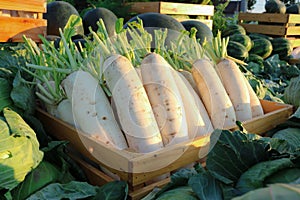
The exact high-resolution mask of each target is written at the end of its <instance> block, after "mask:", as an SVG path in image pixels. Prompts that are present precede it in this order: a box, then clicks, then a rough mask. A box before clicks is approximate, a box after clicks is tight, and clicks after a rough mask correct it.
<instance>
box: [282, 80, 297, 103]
mask: <svg viewBox="0 0 300 200" xmlns="http://www.w3.org/2000/svg"><path fill="white" fill-rule="evenodd" d="M283 100H284V102H285V103H288V104H292V105H294V106H296V107H299V106H300V76H297V77H293V78H291V81H290V83H289V85H288V86H287V87H286V88H285V90H284V93H283Z"/></svg>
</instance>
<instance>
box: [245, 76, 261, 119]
mask: <svg viewBox="0 0 300 200" xmlns="http://www.w3.org/2000/svg"><path fill="white" fill-rule="evenodd" d="M244 78H245V82H246V86H247V89H248V92H249V95H250V106H251V112H252V118H254V117H259V116H262V115H264V110H263V108H262V105H261V103H260V100H259V98H258V96H257V95H256V93H255V91H254V90H253V88H252V86H251V85H250V83H249V81H248V80H247V79H246V77H244Z"/></svg>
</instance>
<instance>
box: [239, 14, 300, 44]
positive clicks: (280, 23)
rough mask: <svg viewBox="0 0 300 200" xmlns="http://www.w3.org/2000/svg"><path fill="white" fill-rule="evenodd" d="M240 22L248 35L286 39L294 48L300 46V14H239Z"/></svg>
mask: <svg viewBox="0 0 300 200" xmlns="http://www.w3.org/2000/svg"><path fill="white" fill-rule="evenodd" d="M238 20H239V24H240V25H242V26H243V27H244V28H245V29H246V31H247V32H248V33H261V34H265V35H270V36H272V37H284V38H288V39H289V40H290V41H291V42H292V44H293V47H298V46H300V26H298V25H300V14H279V13H239V16H238ZM250 22H251V23H250ZM259 22H262V23H268V24H258V23H259Z"/></svg>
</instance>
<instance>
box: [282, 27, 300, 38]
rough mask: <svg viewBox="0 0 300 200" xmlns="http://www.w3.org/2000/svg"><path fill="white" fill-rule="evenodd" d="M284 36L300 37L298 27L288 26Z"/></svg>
mask: <svg viewBox="0 0 300 200" xmlns="http://www.w3.org/2000/svg"><path fill="white" fill-rule="evenodd" d="M285 35H286V36H291V35H298V36H299V35H300V26H290V27H288V28H287V30H286V34H285Z"/></svg>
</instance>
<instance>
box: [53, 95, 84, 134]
mask: <svg viewBox="0 0 300 200" xmlns="http://www.w3.org/2000/svg"><path fill="white" fill-rule="evenodd" d="M57 118H59V119H61V120H62V121H64V122H67V123H68V124H71V125H73V126H75V121H74V116H73V111H72V103H71V102H70V100H69V99H64V100H62V101H61V102H60V103H59V104H58V105H57ZM77 128H79V127H77Z"/></svg>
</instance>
